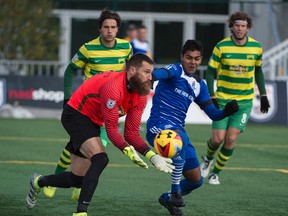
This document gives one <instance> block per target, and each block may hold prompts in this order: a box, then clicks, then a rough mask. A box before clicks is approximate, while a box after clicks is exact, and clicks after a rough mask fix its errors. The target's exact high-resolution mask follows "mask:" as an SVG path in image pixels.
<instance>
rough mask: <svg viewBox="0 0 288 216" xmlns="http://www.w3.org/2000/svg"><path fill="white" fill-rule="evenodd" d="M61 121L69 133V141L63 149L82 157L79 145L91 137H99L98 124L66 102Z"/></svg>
mask: <svg viewBox="0 0 288 216" xmlns="http://www.w3.org/2000/svg"><path fill="white" fill-rule="evenodd" d="M61 122H62V125H63V127H64V128H65V130H66V131H67V133H68V134H69V135H70V141H69V142H68V143H67V145H66V147H65V149H67V150H68V151H69V152H70V153H71V154H74V155H77V156H79V157H84V155H82V154H81V152H80V151H79V148H80V146H81V145H82V143H84V142H85V141H86V140H88V139H90V138H92V137H100V126H99V125H97V124H95V123H94V122H92V121H91V119H90V118H89V117H87V116H85V115H83V114H81V113H80V112H78V111H77V110H75V109H73V108H72V107H71V106H69V105H68V104H66V105H65V108H64V110H63V113H62V116H61ZM84 158H85V157H84Z"/></svg>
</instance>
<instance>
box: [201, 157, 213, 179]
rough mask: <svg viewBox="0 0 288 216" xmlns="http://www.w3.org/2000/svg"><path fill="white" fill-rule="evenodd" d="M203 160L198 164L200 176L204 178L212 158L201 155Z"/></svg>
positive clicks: (208, 170)
mask: <svg viewBox="0 0 288 216" xmlns="http://www.w3.org/2000/svg"><path fill="white" fill-rule="evenodd" d="M202 159H203V161H202V163H201V164H200V171H201V176H202V177H203V178H206V177H207V176H208V174H209V172H210V168H211V166H212V163H213V160H209V159H208V158H207V157H206V156H205V157H202Z"/></svg>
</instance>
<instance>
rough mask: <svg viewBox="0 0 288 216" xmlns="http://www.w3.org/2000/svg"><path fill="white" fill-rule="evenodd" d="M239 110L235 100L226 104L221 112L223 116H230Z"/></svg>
mask: <svg viewBox="0 0 288 216" xmlns="http://www.w3.org/2000/svg"><path fill="white" fill-rule="evenodd" d="M238 110H239V106H238V103H237V101H236V100H232V101H230V102H228V103H227V104H226V106H225V108H224V110H223V112H224V116H225V117H227V116H230V115H232V114H234V113H236V112H237V111H238Z"/></svg>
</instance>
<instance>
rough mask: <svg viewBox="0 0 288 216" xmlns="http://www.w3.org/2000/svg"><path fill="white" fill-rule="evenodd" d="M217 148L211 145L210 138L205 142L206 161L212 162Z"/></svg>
mask: <svg viewBox="0 0 288 216" xmlns="http://www.w3.org/2000/svg"><path fill="white" fill-rule="evenodd" d="M218 148H219V146H214V145H213V143H212V140H211V138H210V139H209V140H208V141H207V154H206V157H207V159H208V160H213V158H214V155H215V153H216V151H217V150H218Z"/></svg>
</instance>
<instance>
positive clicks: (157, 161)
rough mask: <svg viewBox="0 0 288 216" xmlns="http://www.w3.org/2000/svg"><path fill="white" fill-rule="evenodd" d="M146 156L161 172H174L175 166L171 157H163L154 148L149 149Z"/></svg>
mask: <svg viewBox="0 0 288 216" xmlns="http://www.w3.org/2000/svg"><path fill="white" fill-rule="evenodd" d="M145 157H146V158H147V159H148V160H150V161H151V163H152V164H153V165H154V166H155V167H156V169H158V170H160V171H161V172H164V173H172V172H173V170H174V169H175V166H173V165H172V163H173V161H172V160H171V159H170V158H164V157H161V156H160V155H158V154H155V153H154V152H153V151H152V150H150V151H148V152H147V153H146V155H145Z"/></svg>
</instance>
